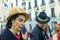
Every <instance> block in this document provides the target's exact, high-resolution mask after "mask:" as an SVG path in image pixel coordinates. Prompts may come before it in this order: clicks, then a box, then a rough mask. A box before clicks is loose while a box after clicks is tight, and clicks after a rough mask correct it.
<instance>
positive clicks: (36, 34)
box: [32, 25, 48, 40]
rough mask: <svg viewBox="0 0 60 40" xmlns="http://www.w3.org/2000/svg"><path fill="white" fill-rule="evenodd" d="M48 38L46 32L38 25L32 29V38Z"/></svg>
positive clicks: (44, 39) (40, 39)
mask: <svg viewBox="0 0 60 40" xmlns="http://www.w3.org/2000/svg"><path fill="white" fill-rule="evenodd" d="M46 39H47V40H48V36H47V34H46V32H45V31H44V30H43V29H42V28H40V27H39V26H38V25H36V26H35V28H34V29H33V31H32V40H46Z"/></svg>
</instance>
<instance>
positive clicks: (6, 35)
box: [0, 29, 23, 40]
mask: <svg viewBox="0 0 60 40" xmlns="http://www.w3.org/2000/svg"><path fill="white" fill-rule="evenodd" d="M0 40H18V39H17V38H16V37H15V36H14V35H13V33H11V31H10V30H9V29H5V30H4V31H3V32H2V33H1V35H0ZM20 40H23V39H22V38H21V39H20Z"/></svg>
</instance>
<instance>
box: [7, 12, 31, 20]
mask: <svg viewBox="0 0 60 40" xmlns="http://www.w3.org/2000/svg"><path fill="white" fill-rule="evenodd" d="M21 14H24V15H25V17H26V21H27V20H28V19H29V17H30V15H29V14H27V13H20V15H21ZM14 15H15V14H14ZM11 16H13V15H9V16H8V17H7V19H6V20H7V21H8V20H9V19H10V17H11Z"/></svg>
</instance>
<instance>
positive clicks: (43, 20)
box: [38, 17, 47, 22]
mask: <svg viewBox="0 0 60 40" xmlns="http://www.w3.org/2000/svg"><path fill="white" fill-rule="evenodd" d="M38 19H39V21H42V22H45V21H47V19H41V18H39V17H38Z"/></svg>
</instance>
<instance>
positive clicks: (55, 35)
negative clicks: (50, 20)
mask: <svg viewBox="0 0 60 40" xmlns="http://www.w3.org/2000/svg"><path fill="white" fill-rule="evenodd" d="M57 35H58V26H57V22H56V21H54V31H53V32H52V37H53V40H58V38H57Z"/></svg>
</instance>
